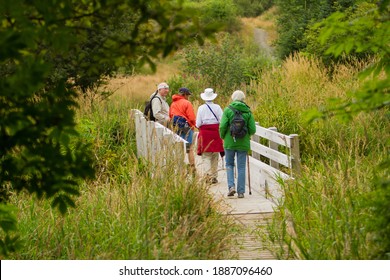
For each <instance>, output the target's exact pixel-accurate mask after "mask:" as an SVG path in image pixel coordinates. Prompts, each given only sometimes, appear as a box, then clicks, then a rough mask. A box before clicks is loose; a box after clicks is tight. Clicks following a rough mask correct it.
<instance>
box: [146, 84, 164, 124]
mask: <svg viewBox="0 0 390 280" xmlns="http://www.w3.org/2000/svg"><path fill="white" fill-rule="evenodd" d="M154 98H158V99H159V100H160V102H161V99H160V97H158V96H157V91H156V93H155V94H154V95H153V96H152V97H151V98H150V100H149V101H148V102H146V105H145V109H144V115H145V118H146V119H148V120H150V121H155V120H156V118H155V117H154V115H153V109H152V100H153V99H154ZM161 104H162V102H161Z"/></svg>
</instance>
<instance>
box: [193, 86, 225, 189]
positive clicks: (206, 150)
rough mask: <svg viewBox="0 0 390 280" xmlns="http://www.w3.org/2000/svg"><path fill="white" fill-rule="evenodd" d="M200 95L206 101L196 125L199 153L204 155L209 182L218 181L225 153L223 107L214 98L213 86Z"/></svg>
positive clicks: (205, 170)
mask: <svg viewBox="0 0 390 280" xmlns="http://www.w3.org/2000/svg"><path fill="white" fill-rule="evenodd" d="M200 97H201V98H202V99H203V100H204V101H205V104H202V105H201V106H199V108H198V112H197V115H196V127H197V128H198V129H199V134H198V149H197V154H198V155H201V156H202V163H203V164H202V165H203V170H204V174H206V180H207V182H209V183H211V184H216V183H218V158H219V154H221V156H223V155H224V149H223V142H222V139H221V137H220V136H219V122H220V120H221V118H222V114H223V111H222V108H221V106H219V105H218V104H215V103H214V102H213V100H214V99H215V98H216V97H217V93H214V90H213V89H212V88H206V89H205V90H204V92H203V93H201V94H200Z"/></svg>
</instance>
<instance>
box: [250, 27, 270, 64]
mask: <svg viewBox="0 0 390 280" xmlns="http://www.w3.org/2000/svg"><path fill="white" fill-rule="evenodd" d="M253 36H254V40H255V42H256V43H257V44H258V45H259V46H260V47H261V48H262V49H263V50H264V51H265V53H266V54H267V55H268V56H270V57H271V58H273V57H274V55H273V52H274V49H273V48H272V47H271V46H270V45H269V44H268V42H267V37H268V34H267V32H266V31H265V30H264V29H260V28H254V29H253Z"/></svg>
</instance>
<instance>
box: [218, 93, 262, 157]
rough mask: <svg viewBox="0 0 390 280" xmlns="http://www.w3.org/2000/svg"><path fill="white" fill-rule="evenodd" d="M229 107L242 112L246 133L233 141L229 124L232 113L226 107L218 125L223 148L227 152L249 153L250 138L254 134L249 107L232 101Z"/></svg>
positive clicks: (254, 126)
mask: <svg viewBox="0 0 390 280" xmlns="http://www.w3.org/2000/svg"><path fill="white" fill-rule="evenodd" d="M230 106H232V107H233V108H234V109H236V110H239V111H241V112H242V116H243V118H244V119H245V122H246V125H247V126H248V133H247V134H246V135H245V137H243V138H240V139H236V141H234V139H233V137H232V136H231V135H230V123H231V121H232V119H233V117H234V112H233V111H232V110H231V109H230V108H229V107H226V108H225V110H224V111H223V115H222V118H221V122H220V124H219V135H220V136H221V138H222V139H223V147H224V148H225V149H228V150H238V151H249V150H250V137H251V136H252V135H253V134H255V132H256V124H255V119H254V117H253V115H252V112H251V110H250V108H249V106H248V105H246V104H245V103H244V102H242V101H234V102H232V103H230Z"/></svg>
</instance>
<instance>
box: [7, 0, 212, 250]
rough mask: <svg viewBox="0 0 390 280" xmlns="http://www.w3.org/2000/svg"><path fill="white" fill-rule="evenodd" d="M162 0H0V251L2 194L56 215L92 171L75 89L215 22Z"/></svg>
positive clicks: (149, 58) (199, 35)
mask: <svg viewBox="0 0 390 280" xmlns="http://www.w3.org/2000/svg"><path fill="white" fill-rule="evenodd" d="M182 2H183V1H177V2H176V1H169V0H160V1H157V0H152V1H151V0H106V1H101V0H82V1H80V0H45V1H27V0H12V1H11V0H2V1H1V5H0V20H1V21H0V191H1V201H0V232H1V233H0V234H1V235H0V254H2V255H6V254H7V252H9V251H13V250H15V249H16V246H17V235H16V233H15V230H16V224H17V222H16V218H15V214H14V213H15V212H14V210H15V209H13V207H12V206H11V205H9V204H7V194H8V191H9V190H12V191H18V192H21V191H27V192H28V193H30V194H35V195H37V197H38V198H46V199H50V200H51V201H52V205H53V207H57V208H58V209H59V210H60V211H61V212H62V213H65V212H66V211H67V208H68V207H72V206H75V203H74V198H75V197H76V196H77V195H78V194H79V183H80V182H81V181H82V180H85V179H89V178H93V175H94V170H93V166H92V157H91V152H90V147H89V146H88V145H87V144H86V143H84V142H83V139H81V138H80V136H79V135H78V133H77V131H76V129H75V125H76V123H75V109H76V108H77V101H76V100H77V99H76V98H77V95H78V91H77V89H81V90H86V89H87V88H88V87H93V85H94V84H96V82H98V81H99V80H100V79H101V78H102V77H104V76H109V75H111V74H113V73H114V72H115V71H116V70H117V69H118V67H120V66H123V65H128V64H129V63H130V64H133V65H137V64H138V65H142V64H144V63H149V64H150V65H152V67H154V63H153V60H154V59H155V58H157V57H159V56H160V55H162V56H166V55H168V54H169V53H171V52H172V51H174V50H176V49H178V48H179V47H180V46H182V45H183V44H185V43H186V41H187V40H189V38H196V39H197V40H198V42H199V43H202V42H203V38H204V37H205V36H209V35H211V34H212V33H213V32H214V31H216V30H217V28H216V27H215V26H214V27H202V26H200V25H199V23H198V21H197V18H192V17H191V15H192V13H191V12H189V11H187V10H186V9H185V8H183V6H182Z"/></svg>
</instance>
